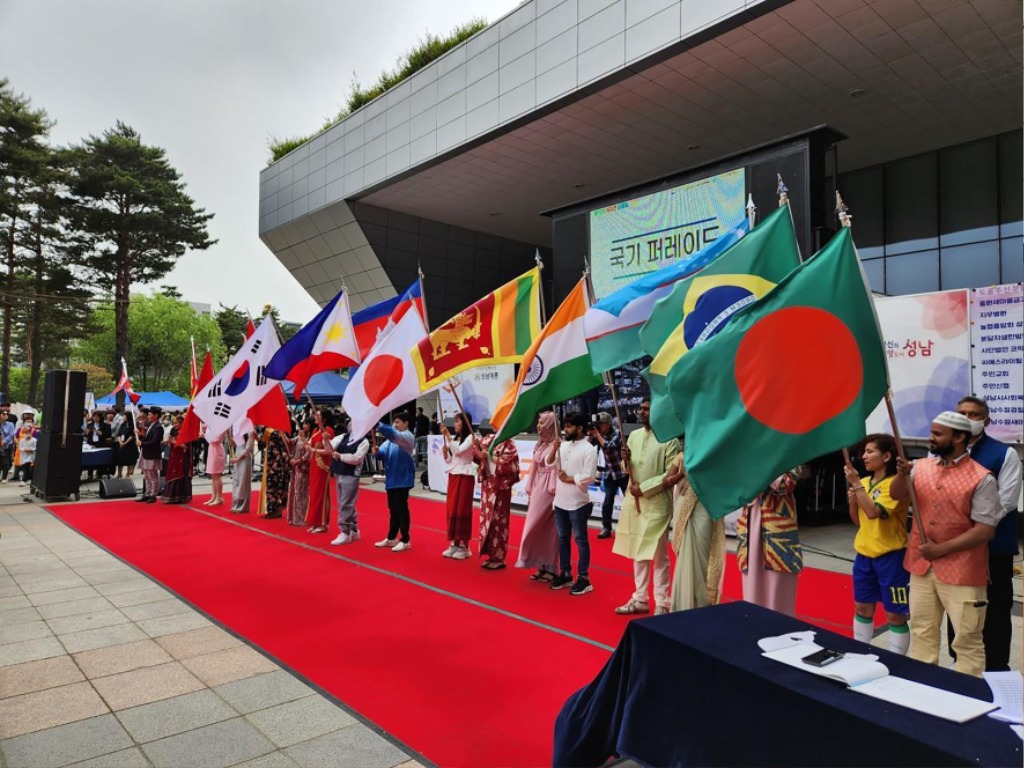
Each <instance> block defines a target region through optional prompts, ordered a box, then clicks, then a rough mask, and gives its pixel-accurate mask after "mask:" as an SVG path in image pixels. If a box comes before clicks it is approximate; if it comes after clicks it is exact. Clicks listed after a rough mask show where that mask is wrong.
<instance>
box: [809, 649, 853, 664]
mask: <svg viewBox="0 0 1024 768" xmlns="http://www.w3.org/2000/svg"><path fill="white" fill-rule="evenodd" d="M841 658H843V652H842V651H836V650H833V649H832V648H822V649H821V650H820V651H815V652H814V653H812V654H810V655H808V656H804V657H803V658H802V659H800V661H802V662H803V663H804V664H810V665H811V666H812V667H827V666H828V665H829V664H831V663H832V662H833V661H839V660H840V659H841Z"/></svg>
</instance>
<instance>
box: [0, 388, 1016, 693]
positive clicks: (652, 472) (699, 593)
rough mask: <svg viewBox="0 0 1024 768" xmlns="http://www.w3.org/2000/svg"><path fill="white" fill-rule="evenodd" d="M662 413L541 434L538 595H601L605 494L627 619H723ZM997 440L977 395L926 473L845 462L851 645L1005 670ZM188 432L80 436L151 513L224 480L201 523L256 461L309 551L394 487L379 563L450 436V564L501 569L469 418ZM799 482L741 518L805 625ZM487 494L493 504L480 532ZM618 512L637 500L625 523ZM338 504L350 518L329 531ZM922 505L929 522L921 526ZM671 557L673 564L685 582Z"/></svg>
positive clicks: (351, 536)
mask: <svg viewBox="0 0 1024 768" xmlns="http://www.w3.org/2000/svg"><path fill="white" fill-rule="evenodd" d="M649 414H650V403H649V402H647V401H645V402H643V403H641V405H640V408H639V410H638V414H637V415H638V420H639V428H637V429H635V430H634V431H633V432H632V433H630V435H629V436H628V439H625V440H624V439H623V435H622V432H621V431H620V429H618V428H617V427H616V425H615V422H614V420H613V419H612V418H611V416H610V415H609V414H607V413H599V414H597V415H596V416H595V417H594V418H593V419H590V418H588V417H586V416H584V415H583V414H582V413H579V412H571V413H568V414H566V415H565V417H564V418H563V419H562V420H561V424H559V423H558V420H557V418H556V416H555V413H554V412H552V411H546V412H543V413H541V414H540V415H539V416H538V420H537V435H538V439H537V441H536V442H535V443H534V445H533V451H532V461H531V462H530V463H529V469H528V470H527V471H526V473H525V474H526V476H525V492H526V495H527V496H528V505H527V509H526V517H525V522H524V526H523V532H522V538H521V541H520V542H519V547H518V556H517V558H516V561H515V563H514V564H515V567H516V568H523V569H528V570H530V571H532V572H533V573H532V574H531V575H530V577H529V578H530V579H531V580H532V581H534V582H538V583H541V584H545V585H547V586H548V587H550V588H551V589H553V590H559V589H567V590H568V592H569V594H570V595H574V596H577V595H585V594H587V593H589V592H591V591H592V590H593V589H594V585H593V583H592V581H591V579H590V526H589V521H590V518H591V514H592V512H593V503H592V502H591V498H590V487H591V485H592V484H594V483H595V482H597V481H598V477H599V475H600V476H601V483H602V485H603V489H604V491H605V496H604V502H603V505H602V509H601V515H600V519H601V528H600V531H599V532H598V533H597V538H598V539H607V538H611V537H613V536H614V542H613V544H612V551H613V552H614V553H616V554H618V555H621V556H622V557H625V558H627V559H629V560H631V561H632V567H633V575H634V591H633V592H632V593H631V594H629V595H624V596H623V597H624V602H623V603H622V604H621V605H619V606H618V607H617V608H616V609H615V611H616V613H619V614H622V615H636V614H645V613H648V612H650V611H651V608H652V606H653V608H654V613H655V614H662V613H667V612H669V611H679V610H687V609H691V608H697V607H702V606H706V605H714V604H716V603H717V602H718V601H719V600H720V598H721V590H722V580H723V574H724V563H725V550H726V547H725V526H724V523H723V521H722V520H713V519H712V518H711V517H710V515H709V514H708V512H707V510H705V509H704V506H703V505H702V504H701V502H700V499H699V498H698V496H697V494H696V492H695V490H694V488H693V487H692V486H691V485H690V483H689V482H688V480H687V477H686V471H685V468H684V462H683V457H684V452H685V440H684V439H683V438H680V439H678V440H670V441H667V442H662V441H659V440H658V439H657V438H656V436H655V434H654V432H653V430H652V429H651V427H650V423H649ZM136 421H138V423H137V424H136ZM989 423H990V422H989V412H988V406H987V404H986V403H985V401H984V400H981V399H979V398H976V397H972V396H967V397H964V398H962V399H961V400H960V402H959V403H958V404H957V409H956V410H955V411H947V412H943V413H940V414H939V415H937V416H936V417H935V420H934V423H933V424H932V427H931V439H930V441H929V450H930V456H929V457H928V458H925V459H919V460H917V461H915V462H909V461H905V460H904V459H902V458H900V457H899V456H898V451H897V446H896V441H895V439H894V437H893V436H892V435H887V434H872V435H868V436H867V437H866V438H865V439H864V441H863V444H862V446H860V450H858V451H855V453H854V459H853V460H851V459H850V458H849V456H848V457H847V460H846V466H845V479H846V482H847V485H848V494H847V495H848V500H849V516H850V520H851V521H852V522H853V524H854V525H855V526H856V527H857V533H856V537H855V540H854V549H855V551H856V556H855V562H854V566H853V591H854V618H853V634H854V637H856V638H857V639H859V640H862V641H864V642H870V640H871V639H872V637H873V636H874V633H875V626H874V616H875V612H876V610H877V605H878V604H881V606H882V609H883V611H884V613H885V616H886V619H887V623H888V627H887V628H888V631H889V649H890V650H892V651H895V652H897V653H901V654H907V653H909V655H910V656H912V657H914V658H917V659H920V660H923V661H926V662H932V663H935V662H936V661H937V660H938V657H939V647H940V640H941V634H942V625H943V623H944V622H943V617H946V620H945V624H946V633H947V637H948V643H949V650H950V654H951V655H952V656H953V657H954V658H955V660H956V666H957V669H959V670H960V671H962V672H965V673H968V674H972V675H980V674H981V672H982V671H984V670H993V671H997V670H1005V669H1008V668H1009V649H1010V640H1011V634H1012V631H1011V622H1010V612H1011V609H1012V603H1013V590H1012V577H1013V559H1014V556H1015V555H1016V554H1017V530H1016V528H1017V503H1018V498H1019V496H1020V490H1021V461H1020V458H1019V457H1018V455H1017V453H1016V451H1015V450H1014V449H1013V448H1012V447H1010V446H1008V445H1006V444H1004V443H1001V442H999V441H998V440H995V439H994V438H992V437H991V436H989V435H988V434H986V432H985V426H986V425H988V424H989ZM180 428H181V417H180V416H177V417H174V418H173V419H172V418H168V417H166V416H164V415H163V414H162V412H161V410H160V409H159V408H149V409H142V411H141V412H140V415H139V416H137V417H136V416H127V415H126V414H124V412H123V411H121V410H115V411H114V412H110V413H107V414H102V413H100V412H95V413H93V414H91V415H90V414H87V417H86V423H85V424H84V425H83V429H84V434H85V441H86V442H87V443H88V444H90V445H92V446H93V447H96V448H103V447H109V448H112V449H113V452H114V461H113V464H114V467H115V468H116V470H115V471H116V474H117V476H119V477H120V476H122V473H123V476H125V477H131V476H132V474H133V471H134V467H135V466H136V464H137V465H138V467H139V469H140V472H141V473H142V475H143V479H144V482H143V488H142V492H141V495H140V496H139V498H138V499H137V501H139V502H148V503H154V502H155V501H156V500H157V496H158V492H159V479H160V476H161V474H163V476H164V480H165V484H164V487H163V493H162V495H163V499H164V500H165V501H166V502H168V503H183V502H188V501H190V500H191V498H192V477H193V474H194V473H195V472H197V468H198V467H200V466H202V467H203V468H205V471H206V474H208V475H209V476H210V477H211V479H212V495H211V497H210V499H209V500H207V501H206V502H204V504H205V505H207V506H219V505H222V504H224V502H225V500H224V495H223V479H222V475H223V473H224V471H225V469H227V468H228V467H229V466H230V471H231V482H232V494H231V512H232V513H236V514H246V513H248V512H249V511H250V501H251V488H252V482H253V465H254V454H255V453H256V451H257V450H260V451H262V473H261V478H260V493H259V504H258V507H257V509H256V513H257V514H258V515H260V516H262V517H266V518H284V519H285V520H286V521H287V523H288V524H290V525H295V526H304V527H306V529H307V531H308V532H309V533H311V534H321V533H327V532H328V531H329V530H331V529H332V527H334V526H336V531H337V533H336V536H335V537H334V538H333V539H332V540H331V544H332V545H338V546H340V545H346V544H352V543H354V542H358V541H359V540H360V538H361V534H360V527H359V519H358V514H357V510H356V501H357V498H358V495H359V490H360V476H361V475H362V474H363V473H364V472H365V471H367V470H368V469H369V471H371V472H378V471H381V472H383V475H384V488H385V492H386V496H387V506H388V512H389V521H388V529H387V533H386V535H385V536H384V538H382V539H380V540H378V541H376V542H375V546H376V547H379V548H388V549H390V550H391V551H392V552H396V553H399V552H405V551H408V550H409V549H411V548H412V540H411V520H410V508H409V494H410V491H411V490H412V488H413V487H414V485H415V483H416V472H417V462H418V461H425V458H426V448H425V444H424V441H425V439H426V437H427V436H429V435H431V434H439V435H440V436H441V438H442V441H443V442H442V456H443V458H444V462H445V469H446V472H447V475H448V482H447V495H446V502H445V503H446V538H447V540H448V546H447V547H446V548H445V549H444V551H443V552H441V553H440V554H441V555H442V556H443V557H444V558H447V559H451V560H467V559H470V558H471V557H472V556H473V555H472V552H471V544H472V541H473V539H474V538H476V540H477V542H478V556H479V558H480V559H481V560H482V563H481V565H482V567H483V568H484V569H487V570H502V569H504V568H506V565H507V560H508V557H509V553H510V551H511V546H510V541H509V539H510V534H511V525H510V518H511V500H512V492H513V486H515V485H516V484H517V483H518V482H519V480H520V479H521V476H522V472H521V468H520V458H519V455H518V451H517V447H516V444H515V441H513V440H505V441H503V442H501V443H499V444H497V445H495V444H493V440H494V434H493V431H491V430H482V433H481V434H478V433H477V432H476V431H475V430H474V427H473V424H472V420H471V418H470V416H469V414H466V413H458V414H456V415H455V417H454V419H453V420H452V426H451V427H450V428H449V426H447V425H445V424H442V423H440V422H438V420H437V415H436V414H434V416H433V418H432V419H427V417H426V416H425V414H424V413H423V409H422V408H420V409H418V411H417V413H416V415H410V414H407V413H404V412H400V413H396V414H394V415H393V418H392V421H391V424H384V423H381V424H380V425H378V427H377V428H376V429H375V430H374V432H373V434H371V435H369V436H366V437H355V438H354V437H353V436H352V435H351V434H350V433H349V432H348V429H347V428H348V417H347V416H346V415H345V414H344V413H340V412H333V411H329V410H324V409H314V408H309V407H307V408H306V410H305V412H304V413H303V414H301V415H299V416H298V418H297V420H296V422H295V423H294V424H293V429H292V434H291V435H288V434H284V433H282V432H279V431H277V430H274V429H262V430H260V431H259V434H257V431H256V430H255V429H252V428H250V429H249V430H248V431H247V432H244V433H243V434H232V433H228V434H226V435H225V436H224V438H223V439H218V440H212V441H207V440H205V439H203V440H198V441H196V442H195V443H192V444H189V445H183V446H177V445H176V444H175V442H176V438H177V435H178V431H179V430H180ZM36 432H37V430H36V426H35V414H33V413H32V412H31V411H26V412H25V413H24V414H22V417H21V420H20V422H18V423H14V421H13V420H12V419H11V417H10V415H9V414H8V413H7V412H6V411H5V410H2V409H0V448H2V450H0V482H8V480H9V479H11V480H14V481H18V482H21V483H25V482H29V481H30V480H31V476H32V461H33V455H34V451H35V440H36V437H35V436H36ZM599 455H600V458H601V460H600V461H599V460H598V459H599ZM854 461H857V462H858V464H859V466H855V465H854ZM599 466H600V470H599ZM798 478H799V468H795V469H794V470H792V471H789V472H785V473H783V474H782V475H781V476H779V477H778V478H776V479H775V480H774V481H773V482H772V483H770V484H769V486H768V487H767V488H765V489H764V490H763V491H762V492H761V493H760V494H758V496H757V498H755V499H753V500H752V501H751V502H750V503H749V504H747V505H745V506H744V507H743V508H742V510H740V513H739V517H738V520H737V522H736V539H737V544H736V560H737V564H738V567H739V570H740V572H741V574H742V583H743V597H744V599H746V600H748V601H750V602H753V603H757V604H759V605H762V606H765V607H767V608H771V609H773V610H776V611H779V612H782V613H786V614H789V615H795V612H796V593H797V584H798V577H799V574H800V573H801V571H802V568H803V556H802V551H801V546H800V537H799V531H798V525H797V509H796V502H795V498H794V490H795V488H796V485H797V482H798ZM477 483H479V486H480V492H481V494H480V495H481V499H480V505H479V518H478V525H477V526H476V528H475V529H474V525H473V517H474V494H475V490H476V486H477ZM332 486H333V487H334V491H333V492H332V491H331V488H332ZM619 494H621V495H622V497H623V501H622V508H621V513H620V515H619V517H618V521H617V524H616V523H615V521H614V519H613V518H614V514H613V512H614V503H615V500H616V496H617V495H619ZM332 498H333V499H336V507H337V514H336V516H335V523H334V524H333V526H332V520H331V518H332V506H333V504H332ZM912 500H914V502H915V505H916V513H915V514H914V515H909V510H910V505H911V501H912ZM573 544H575V549H576V556H575V558H573V551H572V549H573ZM669 546H671V547H672V548H673V550H674V552H675V555H676V558H675V571H674V574H673V573H672V566H671V560H670V558H669V555H668V547H669ZM574 563H575V569H574V567H573V566H574ZM652 597H653V599H652Z"/></svg>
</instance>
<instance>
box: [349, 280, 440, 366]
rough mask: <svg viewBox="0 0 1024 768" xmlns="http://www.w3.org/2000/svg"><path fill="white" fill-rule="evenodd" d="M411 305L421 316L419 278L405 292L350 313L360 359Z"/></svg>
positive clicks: (364, 356) (421, 300)
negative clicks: (352, 313)
mask: <svg viewBox="0 0 1024 768" xmlns="http://www.w3.org/2000/svg"><path fill="white" fill-rule="evenodd" d="M411 307H416V311H417V312H419V314H420V317H422V316H423V292H422V290H420V281H419V280H417V281H416V282H415V283H413V284H412V285H410V286H409V289H408V290H407V291H406V292H405V293H403V294H401V295H399V296H395V297H394V298H393V299H386V300H385V301H380V302H378V303H376V304H372V305H371V306H369V307H366V309H361V310H359V311H358V312H356V313H355V314H354V315H352V326H353V328H354V330H355V337H356V344H357V345H358V347H359V358H360V360H365V359H366V356H367V355H369V354H370V350H371V349H372V348H373V345H374V344H376V343H377V341H378V339H380V338H382V336H384V335H385V333H386V331H387V330H388V329H389V326H393V325H394V324H395V323H397V322H398V320H400V319H401V318H402V316H403V315H405V313H406V312H407V311H408V310H409V309H410V308H411Z"/></svg>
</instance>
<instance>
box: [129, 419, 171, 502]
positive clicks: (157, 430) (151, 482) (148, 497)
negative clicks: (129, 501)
mask: <svg viewBox="0 0 1024 768" xmlns="http://www.w3.org/2000/svg"><path fill="white" fill-rule="evenodd" d="M161 412H162V411H161V409H160V408H158V407H157V406H153V407H152V408H150V409H149V413H147V414H146V422H147V426H146V434H145V436H143V438H142V439H141V440H139V439H138V438H136V442H137V444H138V446H139V449H140V450H141V451H142V458H141V459H139V469H140V470H142V477H143V481H142V496H140V497H139V498H137V499H136V500H135V501H144V502H146V503H148V504H155V503H156V497H157V495H158V494H159V493H160V464H161V461H162V459H163V453H162V451H163V448H162V445H163V442H164V428H163V426H161V424H160V414H161Z"/></svg>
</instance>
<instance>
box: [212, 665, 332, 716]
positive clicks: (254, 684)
mask: <svg viewBox="0 0 1024 768" xmlns="http://www.w3.org/2000/svg"><path fill="white" fill-rule="evenodd" d="M214 691H216V692H217V695H218V696H220V697H221V698H222V699H224V701H226V702H227V703H228V704H230V705H231V706H232V707H234V708H235V709H237V710H238V711H239V712H241V713H242V714H243V715H247V714H249V713H250V712H255V711H257V710H259V709H266V708H267V707H275V706H277V705H278V704H284V703H285V702H287V701H294V700H295V699H301V698H304V697H306V696H309V695H310V694H312V693H315V691H313V689H312V688H310V687H309V686H308V685H306V684H305V683H301V682H299V681H298V680H296V679H295V677H294V676H293V675H290V674H289V673H288V672H285V671H284V670H283V669H281V670H278V671H276V672H270V673H268V674H266V675H259V676H258V677H250V678H248V679H246V680H236V681H235V682H233V683H225V684H224V685H218V686H217V687H216V688H214Z"/></svg>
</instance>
